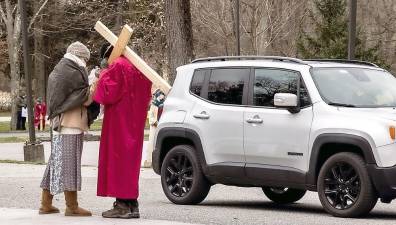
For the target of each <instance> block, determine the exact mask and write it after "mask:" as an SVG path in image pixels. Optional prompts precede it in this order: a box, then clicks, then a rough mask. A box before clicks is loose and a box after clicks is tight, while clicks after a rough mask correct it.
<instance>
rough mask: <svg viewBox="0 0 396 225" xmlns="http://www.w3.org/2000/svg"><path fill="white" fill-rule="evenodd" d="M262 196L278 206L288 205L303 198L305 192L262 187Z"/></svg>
mask: <svg viewBox="0 0 396 225" xmlns="http://www.w3.org/2000/svg"><path fill="white" fill-rule="evenodd" d="M262 189H263V192H264V194H265V195H266V196H267V197H268V198H269V199H270V200H271V201H273V202H275V203H278V204H290V203H293V202H297V201H298V200H300V199H301V198H302V197H304V195H305V193H306V192H307V191H306V190H300V189H293V188H275V187H263V188H262Z"/></svg>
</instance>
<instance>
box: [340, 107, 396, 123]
mask: <svg viewBox="0 0 396 225" xmlns="http://www.w3.org/2000/svg"><path fill="white" fill-rule="evenodd" d="M338 110H339V111H341V112H345V113H352V114H354V115H356V116H358V115H360V116H367V117H374V118H381V119H386V120H392V121H396V108H391V107H389V108H345V107H339V108H338Z"/></svg>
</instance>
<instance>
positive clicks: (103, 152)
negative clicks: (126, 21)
mask: <svg viewBox="0 0 396 225" xmlns="http://www.w3.org/2000/svg"><path fill="white" fill-rule="evenodd" d="M102 50H103V49H102ZM110 53H111V50H109V49H108V50H107V54H106V55H104V58H105V57H106V56H107V57H108V56H109V55H110ZM150 92H151V81H150V80H148V79H147V78H146V77H145V76H144V75H143V74H142V73H141V72H140V71H139V70H138V69H137V68H136V67H135V66H134V65H133V64H131V63H130V62H129V61H128V60H127V59H126V58H125V57H123V56H122V57H119V58H118V59H116V60H115V61H114V62H113V63H112V64H111V65H110V66H109V67H108V68H107V69H104V70H103V71H102V72H101V74H100V79H99V81H98V84H97V87H96V92H95V95H94V98H93V99H94V100H95V101H96V102H98V103H100V104H102V105H104V119H103V125H102V134H101V140H100V149H99V171H98V186H97V195H98V196H102V197H114V198H116V201H115V202H114V204H113V208H112V209H110V210H108V211H106V212H103V213H102V216H103V217H106V218H139V207H138V201H137V199H138V197H139V186H138V185H139V173H140V165H141V158H142V148H143V141H144V128H145V122H146V117H147V109H148V106H149V104H150V100H151V93H150Z"/></svg>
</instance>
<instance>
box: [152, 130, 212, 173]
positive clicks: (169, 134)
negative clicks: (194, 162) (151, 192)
mask: <svg viewBox="0 0 396 225" xmlns="http://www.w3.org/2000/svg"><path fill="white" fill-rule="evenodd" d="M167 138H183V139H187V140H190V141H191V142H192V143H193V144H194V147H195V150H196V153H197V158H198V161H199V162H200V164H201V167H202V170H203V172H204V174H206V171H207V164H206V159H205V154H204V152H203V147H202V143H201V138H200V136H199V134H198V133H197V132H196V131H194V130H192V129H188V128H181V127H167V128H162V129H160V130H159V131H158V134H157V138H156V141H155V147H154V152H153V169H154V172H156V173H157V174H160V173H161V165H162V160H163V157H161V156H162V155H163V154H162V150H163V146H162V145H163V143H164V140H166V139H167Z"/></svg>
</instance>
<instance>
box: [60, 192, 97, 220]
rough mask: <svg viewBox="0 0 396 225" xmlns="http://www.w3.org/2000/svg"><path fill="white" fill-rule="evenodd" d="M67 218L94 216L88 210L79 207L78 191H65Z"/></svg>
mask: <svg viewBox="0 0 396 225" xmlns="http://www.w3.org/2000/svg"><path fill="white" fill-rule="evenodd" d="M65 200H66V211H65V216H92V213H91V212H90V211H88V210H85V209H83V208H80V207H78V202H77V191H65Z"/></svg>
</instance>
